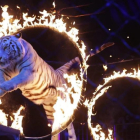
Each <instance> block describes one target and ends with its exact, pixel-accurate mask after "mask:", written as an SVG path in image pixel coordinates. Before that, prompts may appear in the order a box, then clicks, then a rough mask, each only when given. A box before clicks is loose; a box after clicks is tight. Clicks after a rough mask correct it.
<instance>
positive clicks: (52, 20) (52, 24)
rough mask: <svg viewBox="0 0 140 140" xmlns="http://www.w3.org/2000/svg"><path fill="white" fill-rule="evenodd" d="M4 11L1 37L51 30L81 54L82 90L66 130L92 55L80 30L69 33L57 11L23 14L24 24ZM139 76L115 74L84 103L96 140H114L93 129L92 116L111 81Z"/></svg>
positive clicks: (5, 8)
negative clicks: (25, 31) (69, 42)
mask: <svg viewBox="0 0 140 140" xmlns="http://www.w3.org/2000/svg"><path fill="white" fill-rule="evenodd" d="M53 6H54V7H55V3H53ZM2 10H3V13H2V17H3V21H2V22H0V26H1V28H0V37H2V36H5V35H12V34H15V33H17V32H21V31H23V30H28V29H31V28H50V29H52V30H54V31H56V32H59V33H61V34H63V35H64V36H67V37H68V39H69V40H70V41H71V42H73V43H74V44H75V47H76V48H77V50H78V51H79V54H80V56H81V61H82V64H81V70H80V72H81V73H80V77H81V81H80V82H79V81H77V82H78V84H79V86H80V87H81V89H80V91H78V92H79V94H78V96H77V97H78V100H77V101H76V105H75V106H74V108H73V110H72V113H71V115H70V118H69V120H67V122H65V123H64V125H63V126H61V128H62V129H61V130H63V128H65V127H66V126H67V125H68V124H69V123H70V122H71V121H73V119H74V117H73V114H74V110H75V109H76V107H77V104H78V102H79V100H80V96H81V93H82V92H83V91H85V83H86V76H84V75H86V72H87V68H88V65H87V63H86V62H87V60H88V58H89V57H90V55H89V54H86V53H85V51H86V46H85V44H84V42H83V41H81V40H80V39H79V37H78V29H76V28H74V27H69V31H67V28H66V23H64V22H63V15H61V18H57V16H56V11H55V10H53V11H52V12H51V13H48V12H47V11H46V10H43V11H40V12H39V13H40V14H41V16H39V17H35V16H32V17H28V13H23V17H22V18H23V21H24V22H23V24H20V20H19V19H13V15H9V13H8V12H7V10H8V6H7V5H6V6H4V7H2ZM139 76H140V70H138V71H136V70H134V73H126V70H124V71H123V72H122V73H119V72H114V75H111V76H110V77H108V78H105V79H104V80H105V83H104V84H103V85H99V86H98V87H97V90H96V91H95V92H94V93H93V98H92V99H91V101H89V100H86V101H85V102H84V105H85V106H86V107H87V108H88V125H89V129H90V130H91V133H92V136H93V138H94V139H96V140H99V139H100V138H102V139H103V140H113V139H112V137H111V135H112V133H113V132H112V130H108V138H105V135H104V133H103V132H102V131H101V130H102V128H101V126H100V125H97V126H96V127H95V128H92V126H91V116H92V115H95V114H92V110H93V109H94V108H93V106H94V105H95V103H96V100H98V98H99V97H101V96H102V95H103V94H104V93H105V91H106V90H107V89H108V88H110V87H111V86H107V85H108V83H110V82H111V80H114V79H116V78H119V77H130V78H136V79H138V80H139ZM66 78H69V76H68V75H66ZM71 78H72V77H71ZM61 130H60V129H59V130H55V131H53V132H52V135H53V134H55V133H58V132H60V131H61ZM97 132H98V133H100V135H98V134H97Z"/></svg>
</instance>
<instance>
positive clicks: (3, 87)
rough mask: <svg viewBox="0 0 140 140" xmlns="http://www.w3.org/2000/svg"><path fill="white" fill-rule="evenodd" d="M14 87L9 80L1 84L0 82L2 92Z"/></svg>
mask: <svg viewBox="0 0 140 140" xmlns="http://www.w3.org/2000/svg"><path fill="white" fill-rule="evenodd" d="M15 88H16V87H15V85H14V84H13V83H12V84H11V83H9V82H4V83H2V84H0V89H1V90H3V91H4V92H8V91H12V90H14V89H15Z"/></svg>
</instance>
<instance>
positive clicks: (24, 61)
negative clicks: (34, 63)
mask: <svg viewBox="0 0 140 140" xmlns="http://www.w3.org/2000/svg"><path fill="white" fill-rule="evenodd" d="M29 58H30V57H29ZM29 58H27V59H26V60H25V61H23V62H22V63H20V64H19V66H18V67H20V66H21V65H22V64H23V63H25V62H26V61H27V60H29Z"/></svg>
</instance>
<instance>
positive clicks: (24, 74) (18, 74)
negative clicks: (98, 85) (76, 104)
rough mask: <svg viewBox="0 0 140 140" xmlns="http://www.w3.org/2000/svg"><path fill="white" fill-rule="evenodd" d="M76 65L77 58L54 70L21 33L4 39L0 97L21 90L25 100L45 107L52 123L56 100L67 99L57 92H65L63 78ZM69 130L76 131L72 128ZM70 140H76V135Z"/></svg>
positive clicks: (1, 41)
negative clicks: (58, 88)
mask: <svg viewBox="0 0 140 140" xmlns="http://www.w3.org/2000/svg"><path fill="white" fill-rule="evenodd" d="M76 62H77V63H80V61H79V59H78V57H77V58H75V59H73V60H71V61H70V62H68V63H66V64H65V65H63V66H62V67H60V68H58V69H56V70H54V69H53V68H52V67H51V66H50V65H48V64H47V63H46V62H45V61H44V60H43V59H42V58H41V57H39V56H38V54H37V53H36V51H35V50H34V49H33V47H32V46H31V44H29V43H28V42H27V41H25V40H24V39H22V38H21V34H20V33H18V34H16V35H9V36H5V37H2V38H0V96H1V97H2V96H3V95H4V94H5V93H7V92H10V91H13V90H15V89H17V88H19V89H20V90H21V91H22V94H23V95H24V96H25V97H27V98H28V99H30V100H31V101H33V102H34V103H36V104H42V105H43V107H44V109H45V112H46V114H47V118H48V119H49V120H53V112H55V110H54V108H53V105H54V104H55V102H56V99H57V96H60V97H61V98H63V99H65V95H64V94H63V93H61V92H60V91H57V90H56V88H57V87H63V88H64V89H65V86H64V84H66V81H65V79H64V78H63V74H64V73H67V71H68V70H69V69H70V67H71V66H72V65H73V64H74V63H76ZM69 128H70V129H71V128H73V126H72V124H71V125H70V126H69ZM72 131H74V130H72ZM52 139H55V137H54V138H52ZM56 139H57V138H56ZM70 139H71V140H72V139H74V140H75V139H76V136H75V134H74V137H72V138H70Z"/></svg>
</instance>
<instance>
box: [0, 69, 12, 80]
mask: <svg viewBox="0 0 140 140" xmlns="http://www.w3.org/2000/svg"><path fill="white" fill-rule="evenodd" d="M0 70H1V71H2V72H4V74H5V75H7V76H9V77H10V78H11V76H10V75H9V74H7V73H6V72H5V71H3V70H2V69H0Z"/></svg>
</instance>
